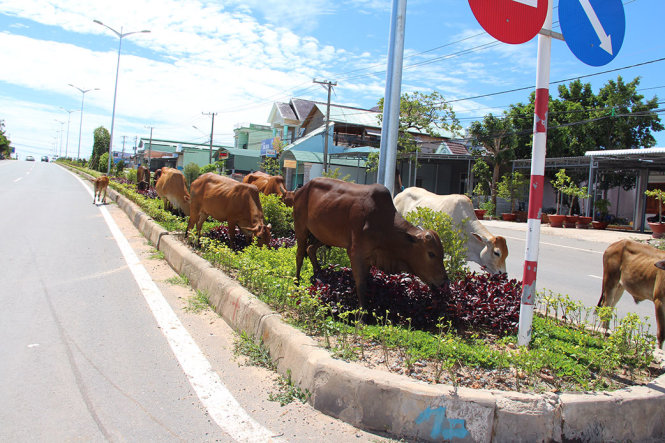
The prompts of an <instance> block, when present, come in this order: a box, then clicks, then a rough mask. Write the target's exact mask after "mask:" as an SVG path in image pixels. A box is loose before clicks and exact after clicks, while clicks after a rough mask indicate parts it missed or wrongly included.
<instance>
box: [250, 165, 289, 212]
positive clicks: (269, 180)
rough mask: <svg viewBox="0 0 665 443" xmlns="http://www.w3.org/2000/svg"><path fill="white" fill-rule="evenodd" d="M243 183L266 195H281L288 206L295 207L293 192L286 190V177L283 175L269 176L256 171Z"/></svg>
mask: <svg viewBox="0 0 665 443" xmlns="http://www.w3.org/2000/svg"><path fill="white" fill-rule="evenodd" d="M242 181H243V183H249V184H252V185H255V186H256V187H257V188H259V191H261V192H263V193H264V194H265V195H270V194H275V195H279V196H280V197H281V198H282V201H283V202H284V204H285V205H286V206H289V207H292V206H293V191H287V190H286V187H285V186H284V177H282V176H281V175H269V174H266V173H265V172H261V171H256V172H251V173H249V174H247V175H246V176H245V177H243V179H242Z"/></svg>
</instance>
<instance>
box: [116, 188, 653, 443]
mask: <svg viewBox="0 0 665 443" xmlns="http://www.w3.org/2000/svg"><path fill="white" fill-rule="evenodd" d="M109 191H110V196H111V198H113V199H114V200H115V201H116V202H117V203H118V206H119V207H120V208H122V209H123V210H124V211H125V212H126V214H127V216H128V217H129V218H130V219H131V220H132V222H133V223H134V225H135V226H136V227H137V228H138V229H139V230H140V231H141V232H143V233H144V235H145V236H146V237H147V238H149V239H150V240H151V241H152V242H153V244H155V245H157V248H158V249H159V250H160V251H162V252H163V253H164V255H165V257H166V260H167V261H168V262H169V264H170V265H171V267H172V268H173V269H174V270H175V271H176V272H178V273H179V274H181V275H185V276H186V277H187V278H189V280H190V282H191V284H192V286H193V287H194V288H196V289H200V290H205V291H207V293H208V296H209V299H210V304H211V306H212V307H213V308H214V309H215V311H216V312H217V313H218V314H220V315H221V316H222V317H223V318H224V320H225V321H226V322H227V323H228V324H229V325H231V326H232V327H233V328H234V329H236V330H242V331H247V332H249V333H252V334H253V335H254V337H261V339H262V340H263V342H264V344H265V345H266V346H267V347H268V349H269V350H270V355H271V356H272V358H273V360H274V361H276V363H277V368H278V371H279V372H280V373H281V374H283V375H286V374H287V371H290V372H291V378H292V380H293V381H294V382H295V383H296V384H297V385H298V386H299V387H300V388H302V389H307V390H308V391H309V392H310V393H311V398H310V402H311V404H312V405H313V406H314V407H315V408H316V409H318V410H320V411H322V412H324V413H326V414H328V415H331V416H333V417H337V418H339V419H342V420H344V421H346V422H348V423H351V424H352V425H354V426H357V427H360V428H363V429H367V430H373V431H382V432H388V433H390V434H393V435H396V436H399V437H404V438H407V439H421V440H426V441H441V440H452V439H455V440H460V441H478V442H490V441H492V442H514V441H529V442H531V441H568V440H576V441H624V440H631V441H657V440H660V439H663V438H665V375H664V376H661V377H659V378H658V379H656V380H655V381H654V382H653V383H651V384H649V385H648V386H640V387H635V388H627V389H622V390H620V391H616V392H611V393H590V394H585V393H580V394H565V393H564V394H554V393H547V394H522V393H518V392H507V391H490V390H485V389H470V388H459V389H457V390H455V389H454V388H453V387H452V386H448V385H430V384H427V383H422V382H417V381H413V380H411V379H409V378H408V377H405V376H401V375H396V374H391V373H386V372H382V371H375V370H370V369H367V368H365V367H364V366H362V365H360V364H356V363H347V362H343V361H339V360H335V359H333V358H332V357H331V356H330V355H329V353H328V352H326V351H325V350H323V349H321V348H319V347H318V345H317V344H316V343H315V342H314V340H312V339H311V338H310V337H308V336H306V335H305V334H304V333H302V332H300V331H299V330H297V329H295V328H293V327H291V326H289V325H287V324H286V323H284V322H283V321H282V319H281V316H280V315H279V314H278V313H276V312H274V311H272V310H271V309H270V308H269V307H268V306H267V305H266V304H265V303H263V302H261V301H260V300H258V299H257V298H256V297H255V296H254V295H253V294H251V293H250V292H248V291H247V290H246V289H245V288H243V287H242V286H240V285H239V284H238V283H237V282H236V281H234V280H232V279H231V278H229V277H228V276H226V275H225V274H224V273H223V272H222V271H220V270H218V269H216V268H213V267H212V266H211V265H210V264H209V263H208V262H207V261H205V260H204V259H202V258H201V257H199V256H198V255H196V254H195V253H193V252H192V251H191V250H190V249H189V248H188V247H187V246H185V245H184V244H183V243H182V242H180V241H179V240H178V239H176V238H175V237H174V236H173V235H168V233H167V232H166V231H165V230H164V229H163V228H162V227H160V226H159V225H157V224H156V223H155V222H154V221H152V220H151V219H150V218H149V217H148V216H147V215H145V214H144V213H142V212H141V211H140V209H139V208H138V207H137V206H136V205H134V204H133V203H132V202H130V201H129V200H128V199H126V198H125V197H123V196H121V195H119V194H118V193H117V192H115V191H113V190H112V189H110V188H109Z"/></svg>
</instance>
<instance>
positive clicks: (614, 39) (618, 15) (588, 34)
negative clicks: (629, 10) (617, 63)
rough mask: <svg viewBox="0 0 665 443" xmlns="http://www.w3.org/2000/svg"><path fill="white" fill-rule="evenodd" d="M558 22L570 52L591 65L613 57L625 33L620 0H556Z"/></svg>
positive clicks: (603, 63)
mask: <svg viewBox="0 0 665 443" xmlns="http://www.w3.org/2000/svg"><path fill="white" fill-rule="evenodd" d="M559 24H560V25H561V33H562V34H563V38H564V39H565V40H566V44H567V45H568V47H569V48H570V50H571V51H572V52H573V54H575V56H576V57H577V58H579V59H580V60H581V61H582V62H584V63H586V64H587V65H591V66H602V65H606V64H608V63H609V62H611V61H612V60H614V58H615V57H616V56H617V54H618V53H619V49H621V45H622V44H623V37H624V34H625V33H626V16H625V14H624V12H623V4H622V3H621V0H559Z"/></svg>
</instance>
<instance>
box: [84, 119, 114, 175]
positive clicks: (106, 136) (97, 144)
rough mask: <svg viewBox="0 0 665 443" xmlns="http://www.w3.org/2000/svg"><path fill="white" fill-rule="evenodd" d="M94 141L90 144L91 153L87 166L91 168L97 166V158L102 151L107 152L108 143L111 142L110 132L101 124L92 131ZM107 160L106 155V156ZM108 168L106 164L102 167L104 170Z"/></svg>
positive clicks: (98, 158) (96, 167)
mask: <svg viewBox="0 0 665 443" xmlns="http://www.w3.org/2000/svg"><path fill="white" fill-rule="evenodd" d="M93 136H94V141H93V144H92V155H91V156H90V162H89V163H88V166H89V167H90V168H92V169H98V168H99V160H100V158H101V156H102V155H103V154H104V153H108V152H109V143H110V142H111V134H110V133H109V131H108V129H106V128H105V127H103V126H100V127H98V128H97V129H95V131H94V132H93ZM107 162H108V157H107ZM107 168H108V165H107V166H105V167H104V169H103V170H104V171H106V169H107Z"/></svg>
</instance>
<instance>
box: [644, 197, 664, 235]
mask: <svg viewBox="0 0 665 443" xmlns="http://www.w3.org/2000/svg"><path fill="white" fill-rule="evenodd" d="M644 195H646V196H647V197H652V198H655V199H656V200H657V201H658V222H650V221H648V222H647V223H648V224H649V227H650V228H651V231H652V232H653V233H652V234H651V235H652V236H653V238H662V237H663V234H664V233H665V223H663V214H662V211H663V198H665V190H662V189H649V190H647V191H644Z"/></svg>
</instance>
